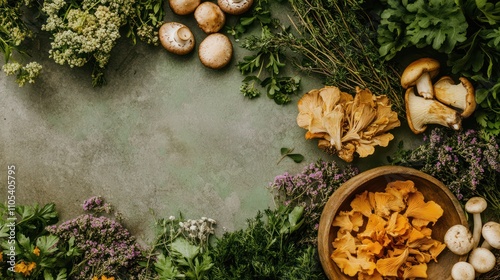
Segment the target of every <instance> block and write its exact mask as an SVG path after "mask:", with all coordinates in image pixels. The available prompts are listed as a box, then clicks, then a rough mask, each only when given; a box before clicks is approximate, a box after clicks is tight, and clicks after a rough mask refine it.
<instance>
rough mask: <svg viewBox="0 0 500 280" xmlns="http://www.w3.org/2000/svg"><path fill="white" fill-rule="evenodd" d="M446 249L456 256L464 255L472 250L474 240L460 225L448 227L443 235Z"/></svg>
mask: <svg viewBox="0 0 500 280" xmlns="http://www.w3.org/2000/svg"><path fill="white" fill-rule="evenodd" d="M444 243H445V244H446V247H447V248H448V249H449V250H450V251H452V252H453V253H454V254H457V255H465V254H467V253H469V252H470V250H472V246H473V245H474V240H473V238H472V234H471V232H470V231H469V229H468V228H467V227H466V226H464V225H461V224H457V225H454V226H452V227H450V228H449V229H448V230H447V231H446V233H445V234H444Z"/></svg>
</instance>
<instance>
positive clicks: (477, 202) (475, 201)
mask: <svg viewBox="0 0 500 280" xmlns="http://www.w3.org/2000/svg"><path fill="white" fill-rule="evenodd" d="M487 206H488V202H486V199H484V198H482V197H479V196H476V197H471V198H470V199H469V200H468V201H467V203H465V211H467V213H470V214H472V218H473V219H474V230H473V231H472V237H473V239H474V248H476V247H477V245H478V244H479V240H480V239H481V230H482V228H483V222H482V220H481V213H482V212H483V211H484V210H486V207H487Z"/></svg>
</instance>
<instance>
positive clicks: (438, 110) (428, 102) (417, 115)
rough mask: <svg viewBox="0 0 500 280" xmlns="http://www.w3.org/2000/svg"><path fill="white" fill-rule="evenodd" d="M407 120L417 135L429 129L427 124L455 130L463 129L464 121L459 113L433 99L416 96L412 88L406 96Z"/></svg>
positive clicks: (407, 91)
mask: <svg viewBox="0 0 500 280" xmlns="http://www.w3.org/2000/svg"><path fill="white" fill-rule="evenodd" d="M405 107H406V120H407V122H408V125H409V127H410V129H411V131H413V133H415V134H420V133H422V132H424V131H425V130H426V129H427V124H439V125H443V126H446V127H449V128H452V129H454V130H459V129H460V128H461V127H462V119H461V118H460V115H459V114H458V112H457V111H455V110H453V109H452V108H450V107H447V106H446V105H444V104H442V103H440V102H438V101H436V100H432V99H425V98H423V97H420V96H417V95H415V92H414V88H413V87H410V88H408V89H407V90H406V94H405Z"/></svg>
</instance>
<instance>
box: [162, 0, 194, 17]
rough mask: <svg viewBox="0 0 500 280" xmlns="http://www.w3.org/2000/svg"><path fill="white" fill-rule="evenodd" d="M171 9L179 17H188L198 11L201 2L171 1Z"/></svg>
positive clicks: (187, 0) (188, 0)
mask: <svg viewBox="0 0 500 280" xmlns="http://www.w3.org/2000/svg"><path fill="white" fill-rule="evenodd" d="M168 3H169V5H170V9H172V12H174V13H175V14H177V15H188V14H191V13H193V12H194V10H196V7H198V5H200V3H201V0H169V1H168Z"/></svg>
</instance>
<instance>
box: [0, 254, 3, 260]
mask: <svg viewBox="0 0 500 280" xmlns="http://www.w3.org/2000/svg"><path fill="white" fill-rule="evenodd" d="M0 262H3V252H0Z"/></svg>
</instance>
